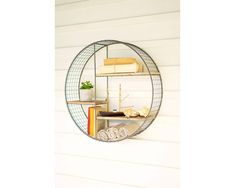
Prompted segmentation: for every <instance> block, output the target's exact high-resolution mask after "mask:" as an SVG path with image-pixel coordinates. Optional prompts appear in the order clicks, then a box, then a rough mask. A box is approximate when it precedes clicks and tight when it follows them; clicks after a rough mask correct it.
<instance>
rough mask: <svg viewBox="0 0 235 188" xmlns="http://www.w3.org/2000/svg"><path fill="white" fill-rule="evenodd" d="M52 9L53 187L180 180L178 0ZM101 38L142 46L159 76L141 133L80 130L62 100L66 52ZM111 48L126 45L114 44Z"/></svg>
mask: <svg viewBox="0 0 235 188" xmlns="http://www.w3.org/2000/svg"><path fill="white" fill-rule="evenodd" d="M55 14H56V29H55V31H56V44H55V45H56V50H55V51H56V57H55V59H56V62H55V82H56V83H55V90H56V91H55V99H56V106H55V119H56V128H55V134H56V155H55V156H56V188H77V187H82V188H106V187H107V188H110V187H111V188H135V187H142V188H157V187H159V188H179V171H180V163H179V147H180V139H179V138H180V135H179V129H180V126H179V119H180V118H179V116H180V114H179V95H180V85H179V73H180V72H179V71H180V62H179V36H180V34H179V15H180V11H179V0H140V1H137V0H56V12H55ZM102 39H116V40H121V41H126V42H130V43H133V44H136V45H137V46H139V47H141V48H143V49H144V50H146V51H147V52H148V53H149V54H150V55H151V57H152V58H153V59H154V60H155V62H156V63H157V64H158V67H159V69H160V72H161V74H162V78H163V86H164V87H163V88H164V93H163V103H162V107H161V110H160V113H159V116H158V117H157V119H156V120H155V121H154V123H153V124H152V125H151V126H150V127H149V128H148V129H147V130H145V131H144V132H143V133H141V134H140V135H138V136H136V137H133V138H132V139H128V140H125V141H121V142H117V143H101V142H97V141H95V140H93V139H90V138H88V137H87V136H85V135H83V133H81V132H80V130H79V129H78V128H77V127H76V125H75V124H74V122H73V120H72V119H71V118H70V115H69V113H68V111H67V108H66V105H65V100H64V82H65V76H66V72H67V70H68V67H69V65H70V63H71V62H72V60H73V58H74V57H75V55H76V54H77V53H78V52H79V51H80V50H81V49H82V48H83V47H85V46H86V45H88V44H90V43H91V42H94V41H97V40H102ZM112 53H113V55H114V56H115V54H125V53H126V52H125V49H122V48H116V49H115V50H114V51H113V52H112ZM145 81H146V80H145ZM138 82H142V83H143V82H144V81H143V78H138ZM133 84H134V82H133ZM113 90H115V88H113ZM147 92H148V90H147V89H146V90H145V91H143V90H141V88H140V87H138V86H136V87H133V88H132V89H128V93H131V94H132V96H133V100H136V98H137V97H138V96H137V95H140V96H142V98H143V99H144V97H143V96H144V95H145V94H147ZM113 97H114V98H115V97H116V96H115V95H114V96H113Z"/></svg>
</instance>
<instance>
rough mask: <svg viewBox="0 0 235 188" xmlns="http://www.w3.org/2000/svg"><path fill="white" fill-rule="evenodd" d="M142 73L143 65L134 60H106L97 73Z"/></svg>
mask: <svg viewBox="0 0 235 188" xmlns="http://www.w3.org/2000/svg"><path fill="white" fill-rule="evenodd" d="M125 72H127V73H128V72H129V73H136V72H143V65H142V64H141V63H139V62H138V61H137V60H136V59H135V58H108V59H105V60H104V65H103V66H101V67H100V70H99V73H125Z"/></svg>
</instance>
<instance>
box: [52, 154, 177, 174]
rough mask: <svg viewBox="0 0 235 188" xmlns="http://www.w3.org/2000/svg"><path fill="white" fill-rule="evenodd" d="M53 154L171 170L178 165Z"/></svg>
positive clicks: (175, 168)
mask: <svg viewBox="0 0 235 188" xmlns="http://www.w3.org/2000/svg"><path fill="white" fill-rule="evenodd" d="M55 155H63V156H69V157H79V158H88V159H96V160H102V161H113V162H121V163H128V164H133V165H143V166H151V167H159V168H167V169H172V170H179V167H174V166H166V165H160V164H153V163H141V162H132V161H123V160H116V159H110V158H103V157H95V156H84V155H79V154H71V153H61V152H55Z"/></svg>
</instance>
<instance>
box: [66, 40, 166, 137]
mask: <svg viewBox="0 0 235 188" xmlns="http://www.w3.org/2000/svg"><path fill="white" fill-rule="evenodd" d="M115 44H123V45H125V46H127V47H129V48H130V50H133V51H134V52H136V53H137V54H138V56H139V57H140V58H141V59H142V61H143V63H144V64H145V66H146V68H147V73H148V76H149V78H150V80H151V85H152V99H151V105H150V107H149V109H150V110H149V114H148V116H147V118H146V119H145V120H144V121H143V122H142V124H141V126H140V128H139V129H137V130H136V131H135V132H134V133H133V134H132V135H131V136H134V135H136V134H139V133H141V132H142V131H144V130H145V129H146V128H147V127H148V126H150V125H151V123H152V122H153V121H154V119H155V118H156V116H157V114H158V112H159V109H160V106H161V102H162V97H163V89H162V79H161V75H160V72H159V70H158V67H157V65H156V64H155V62H154V61H153V59H152V58H151V57H150V56H149V55H148V54H147V53H146V52H145V51H144V50H142V49H141V48H139V47H137V46H135V45H133V44H130V43H126V42H120V41H116V40H102V41H97V42H94V43H92V44H90V45H88V46H87V47H85V48H84V49H83V50H81V51H80V52H79V53H78V55H77V56H76V57H75V58H74V60H73V61H72V64H71V65H70V67H69V70H68V73H67V76H66V82H65V99H66V104H67V107H68V111H69V113H70V115H71V117H72V119H73V120H74V122H75V124H76V125H77V126H78V127H79V128H80V129H81V130H82V131H83V132H84V133H85V134H87V135H88V128H87V115H86V113H85V111H84V108H83V105H82V104H74V103H70V102H71V101H79V100H80V89H79V88H80V84H81V76H82V74H83V71H84V69H85V66H86V64H87V63H88V61H89V60H90V59H91V58H92V57H94V64H96V62H95V54H96V53H97V52H98V51H99V50H101V49H102V48H104V47H108V46H110V45H115ZM106 49H108V48H106ZM94 69H96V66H94ZM94 74H95V75H94V76H95V80H96V70H95V71H94ZM107 82H108V79H107ZM94 87H95V90H96V81H95V86H94ZM95 104H96V103H95Z"/></svg>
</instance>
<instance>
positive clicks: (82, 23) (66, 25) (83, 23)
mask: <svg viewBox="0 0 235 188" xmlns="http://www.w3.org/2000/svg"><path fill="white" fill-rule="evenodd" d="M179 12H180V11H179V10H175V11H166V12H158V13H152V14H143V15H137V16H127V17H122V18H112V19H103V20H98V21H88V22H77V23H73V24H64V25H56V26H55V28H56V29H60V28H64V27H71V26H79V25H85V24H95V23H101V22H109V21H119V20H126V19H132V18H140V17H148V16H157V15H164V14H173V13H179Z"/></svg>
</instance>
